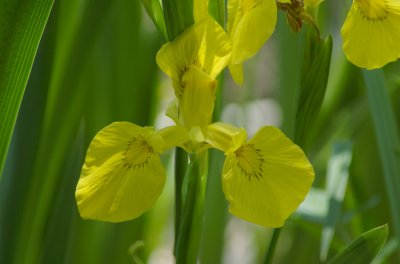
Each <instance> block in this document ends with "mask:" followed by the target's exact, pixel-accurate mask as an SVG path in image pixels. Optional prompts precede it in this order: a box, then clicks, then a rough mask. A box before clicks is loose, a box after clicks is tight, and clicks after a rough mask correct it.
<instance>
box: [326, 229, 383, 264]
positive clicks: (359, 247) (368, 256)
mask: <svg viewBox="0 0 400 264" xmlns="http://www.w3.org/2000/svg"><path fill="white" fill-rule="evenodd" d="M388 234H389V228H388V225H383V226H380V227H376V228H374V229H371V230H370V231H368V232H366V233H364V234H362V235H361V236H359V237H358V238H357V239H356V240H354V241H353V242H351V244H350V245H349V246H347V247H346V248H345V249H344V250H343V251H342V252H340V253H339V254H338V255H336V256H335V257H334V258H333V259H332V260H331V261H330V262H329V264H341V263H343V264H347V263H352V264H358V263H359V264H364V263H371V261H372V260H373V259H374V258H375V256H376V255H377V254H378V253H379V251H380V250H381V248H382V247H383V245H384V244H385V242H386V239H387V237H388Z"/></svg>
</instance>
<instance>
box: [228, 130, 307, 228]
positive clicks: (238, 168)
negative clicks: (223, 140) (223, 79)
mask: <svg viewBox="0 0 400 264" xmlns="http://www.w3.org/2000/svg"><path fill="white" fill-rule="evenodd" d="M313 180H314V171H313V168H312V166H311V164H310V162H309V161H308V159H307V157H306V156H305V154H304V153H303V151H302V150H301V149H300V148H299V147H298V146H297V145H295V144H294V143H293V142H291V141H290V140H289V139H288V138H287V137H286V136H285V135H284V134H283V133H282V132H281V131H280V130H279V129H277V128H274V127H264V128H262V129H260V130H259V132H258V133H257V134H256V135H255V136H254V138H253V139H252V140H250V141H249V142H247V143H245V144H243V145H242V146H241V147H240V148H238V149H237V150H236V151H234V152H232V153H230V154H228V155H227V158H226V161H225V164H224V168H223V178H222V183H223V190H224V193H225V197H226V199H227V200H228V201H229V204H230V208H229V211H230V212H231V213H232V214H233V215H235V216H237V217H239V218H242V219H244V220H247V221H249V222H252V223H255V224H259V225H262V226H267V227H280V226H282V225H283V224H284V222H285V220H286V219H287V218H288V217H289V216H290V215H291V214H292V213H293V212H294V211H295V210H296V208H297V207H298V206H299V205H300V203H301V202H302V201H303V200H304V198H305V196H306V194H307V193H308V191H309V190H310V188H311V184H312V182H313Z"/></svg>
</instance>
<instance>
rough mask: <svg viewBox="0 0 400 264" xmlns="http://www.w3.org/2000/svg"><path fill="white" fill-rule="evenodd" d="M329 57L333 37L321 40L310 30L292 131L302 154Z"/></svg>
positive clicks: (317, 108) (318, 106)
mask: <svg viewBox="0 0 400 264" xmlns="http://www.w3.org/2000/svg"><path fill="white" fill-rule="evenodd" d="M331 54H332V37H331V36H329V37H327V38H326V39H324V40H323V39H320V38H319V36H317V35H316V33H315V32H314V30H313V29H310V30H309V32H308V34H307V37H306V46H305V55H304V61H303V66H302V73H301V81H300V95H299V101H298V106H297V114H296V129H295V142H296V143H297V144H299V145H300V146H301V147H302V148H303V149H305V150H307V144H309V142H308V141H309V139H310V137H309V134H310V133H309V132H310V130H311V128H312V127H313V126H314V125H315V124H316V120H317V118H318V115H319V111H320V109H321V105H322V101H323V99H324V96H325V91H326V87H327V83H328V76H329V69H330V64H331Z"/></svg>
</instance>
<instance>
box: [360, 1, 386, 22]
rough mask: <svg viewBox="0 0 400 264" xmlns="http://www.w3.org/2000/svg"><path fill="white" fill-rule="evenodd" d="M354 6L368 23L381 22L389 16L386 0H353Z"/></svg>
mask: <svg viewBox="0 0 400 264" xmlns="http://www.w3.org/2000/svg"><path fill="white" fill-rule="evenodd" d="M354 4H355V7H356V10H357V11H358V12H360V14H361V16H362V17H363V19H364V20H367V21H369V22H383V21H385V20H386V19H387V18H388V16H389V10H390V8H389V5H388V2H387V0H378V1H377V0H354Z"/></svg>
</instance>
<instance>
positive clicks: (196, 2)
mask: <svg viewBox="0 0 400 264" xmlns="http://www.w3.org/2000/svg"><path fill="white" fill-rule="evenodd" d="M207 15H208V0H193V17H194V21H195V22H200V21H201V20H203V19H204V18H206V17H207Z"/></svg>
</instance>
